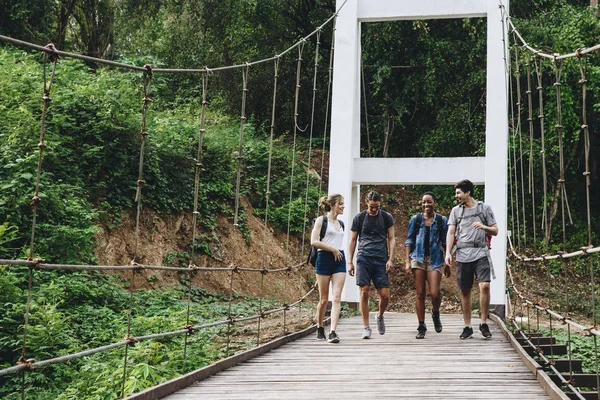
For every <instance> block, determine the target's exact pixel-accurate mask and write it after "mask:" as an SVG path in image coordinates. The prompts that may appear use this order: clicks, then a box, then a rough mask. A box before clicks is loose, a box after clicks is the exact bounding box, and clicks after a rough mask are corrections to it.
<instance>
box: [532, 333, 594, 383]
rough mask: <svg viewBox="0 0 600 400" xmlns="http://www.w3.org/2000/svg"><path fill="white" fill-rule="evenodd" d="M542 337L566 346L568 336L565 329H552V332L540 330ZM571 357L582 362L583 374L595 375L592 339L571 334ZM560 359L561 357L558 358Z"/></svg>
mask: <svg viewBox="0 0 600 400" xmlns="http://www.w3.org/2000/svg"><path fill="white" fill-rule="evenodd" d="M541 332H542V334H543V335H544V336H550V335H552V336H553V337H555V338H556V342H557V343H562V344H568V343H569V334H568V332H567V330H566V329H563V328H558V329H557V328H554V329H552V332H551V331H550V329H548V328H544V329H542V330H541ZM570 342H571V346H570V348H571V357H572V358H573V359H578V360H582V369H583V373H584V374H595V373H596V372H597V371H596V353H595V351H594V338H593V337H592V336H582V335H579V334H576V333H573V332H572V333H571V335H570ZM560 358H562V356H561V357H560Z"/></svg>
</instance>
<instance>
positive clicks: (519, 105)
mask: <svg viewBox="0 0 600 400" xmlns="http://www.w3.org/2000/svg"><path fill="white" fill-rule="evenodd" d="M518 51H519V48H518V47H517V46H515V71H516V72H515V73H516V77H517V110H518V112H517V135H518V138H519V168H520V171H521V175H520V177H521V207H522V209H521V211H522V212H523V246H524V247H527V215H526V213H525V172H524V168H523V135H522V130H521V74H520V72H519V53H518Z"/></svg>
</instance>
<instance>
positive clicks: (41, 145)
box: [18, 43, 58, 399]
mask: <svg viewBox="0 0 600 400" xmlns="http://www.w3.org/2000/svg"><path fill="white" fill-rule="evenodd" d="M46 48H47V49H50V50H52V51H56V49H55V48H54V45H53V44H52V43H49V44H48V45H46ZM48 61H50V62H51V63H52V72H51V73H50V78H49V79H48ZM57 63H58V55H57V54H52V55H49V54H48V53H44V67H43V78H44V84H43V88H42V90H43V91H42V115H41V118H40V141H39V142H38V162H37V168H36V178H35V188H34V192H33V197H32V199H31V203H30V205H31V239H30V243H29V256H28V257H27V259H28V260H30V261H31V260H34V248H35V229H36V220H37V207H38V204H39V203H40V196H39V194H40V182H41V178H42V161H43V159H44V149H45V148H46V143H45V142H44V140H45V137H46V116H47V114H48V107H49V106H50V102H51V101H52V98H51V97H50V93H51V92H52V85H53V83H54V76H55V75H56V65H57ZM33 268H34V266H29V271H28V277H27V302H26V303H25V315H24V316H23V345H22V347H21V357H20V358H19V361H18V362H19V363H25V362H26V357H25V354H26V351H27V333H28V330H29V311H30V309H31V292H32V289H33ZM21 398H22V399H24V398H25V371H23V372H22V375H21Z"/></svg>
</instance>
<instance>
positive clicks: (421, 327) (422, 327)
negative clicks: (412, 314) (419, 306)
mask: <svg viewBox="0 0 600 400" xmlns="http://www.w3.org/2000/svg"><path fill="white" fill-rule="evenodd" d="M417 332H418V333H417V336H415V339H425V332H427V326H426V325H425V324H419V327H418V328H417Z"/></svg>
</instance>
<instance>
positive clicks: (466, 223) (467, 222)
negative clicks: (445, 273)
mask: <svg viewBox="0 0 600 400" xmlns="http://www.w3.org/2000/svg"><path fill="white" fill-rule="evenodd" d="M478 204H479V203H478ZM463 210H464V212H463ZM461 214H462V219H461ZM459 220H460V227H458V226H457V227H456V230H457V233H458V235H457V236H456V240H457V241H458V242H471V243H484V242H485V241H486V233H485V231H484V230H482V229H475V228H473V227H472V226H471V225H472V224H473V222H481V223H482V224H484V225H487V226H492V225H494V224H496V218H495V217H494V212H493V211H492V208H491V207H490V206H489V205H487V204H485V203H481V206H478V207H475V208H466V207H461V206H456V207H454V208H453V209H452V211H451V212H450V218H449V219H448V225H456V224H457V222H458V221H459ZM486 251H487V249H486V248H484V247H463V248H457V250H456V261H458V262H473V261H477V260H479V259H480V258H484V257H487V253H486Z"/></svg>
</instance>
